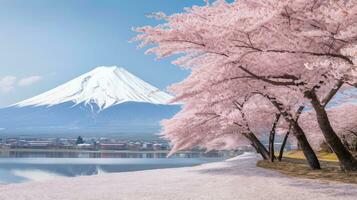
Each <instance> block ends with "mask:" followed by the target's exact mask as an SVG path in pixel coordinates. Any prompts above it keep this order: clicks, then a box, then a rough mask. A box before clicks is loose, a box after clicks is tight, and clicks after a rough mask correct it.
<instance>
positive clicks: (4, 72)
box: [0, 0, 204, 106]
mask: <svg viewBox="0 0 357 200" xmlns="http://www.w3.org/2000/svg"><path fill="white" fill-rule="evenodd" d="M203 4H204V2H203V0H136V1H134V0H2V1H1V2H0V26H1V28H0V106H7V105H10V104H12V103H15V102H18V101H20V100H23V99H26V98H29V97H32V96H34V95H37V94H40V93H42V92H44V91H46V90H48V89H52V88H53V87H55V86H57V85H59V84H62V83H64V82H66V81H68V80H71V79H72V78H75V77H76V76H78V75H80V74H83V73H85V72H87V71H90V70H91V69H93V68H94V67H96V66H102V65H108V66H112V65H117V66H121V67H124V68H126V69H127V70H128V71H130V72H132V73H133V74H135V75H137V76H139V77H140V78H142V79H144V80H145V81H148V82H149V83H151V84H153V85H155V86H157V87H159V88H161V89H165V88H166V87H167V86H168V85H170V84H172V83H174V82H177V81H180V80H182V79H183V78H184V77H186V76H187V75H188V72H187V71H184V70H182V69H179V68H178V67H177V66H174V65H172V64H171V63H170V60H169V59H165V60H160V61H157V60H155V57H154V56H148V55H144V50H143V49H137V47H136V45H137V44H134V43H129V40H130V39H131V38H132V37H134V36H135V34H136V33H135V32H133V31H132V27H138V26H142V25H148V24H151V25H154V24H156V23H157V21H156V20H154V19H148V18H146V17H145V14H148V13H152V12H158V11H163V12H165V13H167V14H170V13H175V12H180V11H182V10H183V8H184V7H189V6H192V5H203Z"/></svg>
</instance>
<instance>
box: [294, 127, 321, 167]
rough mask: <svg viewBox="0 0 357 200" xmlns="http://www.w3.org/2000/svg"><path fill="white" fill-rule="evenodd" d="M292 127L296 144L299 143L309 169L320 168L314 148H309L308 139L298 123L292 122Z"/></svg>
mask: <svg viewBox="0 0 357 200" xmlns="http://www.w3.org/2000/svg"><path fill="white" fill-rule="evenodd" d="M292 129H293V130H292V131H293V134H294V136H295V137H296V139H297V141H298V145H300V147H301V149H302V151H303V153H304V155H305V158H306V160H307V162H308V163H309V166H310V167H311V169H321V167H320V162H319V160H318V159H317V156H316V154H315V152H314V150H313V149H312V148H311V146H310V144H309V141H308V140H307V138H306V136H305V133H304V131H303V130H302V128H301V127H300V126H299V124H298V123H296V122H294V124H293V126H292Z"/></svg>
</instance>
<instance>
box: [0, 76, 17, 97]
mask: <svg viewBox="0 0 357 200" xmlns="http://www.w3.org/2000/svg"><path fill="white" fill-rule="evenodd" d="M16 80H17V78H16V77H15V76H4V77H2V78H0V92H4V93H8V92H10V91H12V90H14V89H15V84H16Z"/></svg>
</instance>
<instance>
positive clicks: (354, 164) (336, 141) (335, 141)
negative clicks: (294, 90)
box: [309, 93, 357, 171]
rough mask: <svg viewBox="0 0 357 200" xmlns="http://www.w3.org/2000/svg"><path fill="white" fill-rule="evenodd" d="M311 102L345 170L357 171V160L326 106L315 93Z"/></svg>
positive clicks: (329, 143) (327, 140) (324, 132)
mask: <svg viewBox="0 0 357 200" xmlns="http://www.w3.org/2000/svg"><path fill="white" fill-rule="evenodd" d="M310 95H311V96H309V97H311V104H312V106H313V108H314V110H315V112H316V117H317V122H318V124H319V127H320V129H321V131H322V133H323V135H324V137H325V140H326V143H327V144H328V145H329V146H330V147H331V149H332V150H333V152H335V154H336V155H337V158H338V160H339V161H340V167H341V170H343V171H356V170H357V160H356V159H355V158H354V157H353V156H352V154H351V152H349V151H348V150H347V149H346V147H345V146H344V145H343V143H342V142H341V140H340V138H339V137H338V136H337V134H336V132H335V131H334V130H333V128H332V126H331V124H330V121H329V118H328V115H327V112H326V110H325V108H324V107H323V106H322V105H321V104H320V103H319V101H318V100H317V97H316V95H315V94H314V93H312V94H310Z"/></svg>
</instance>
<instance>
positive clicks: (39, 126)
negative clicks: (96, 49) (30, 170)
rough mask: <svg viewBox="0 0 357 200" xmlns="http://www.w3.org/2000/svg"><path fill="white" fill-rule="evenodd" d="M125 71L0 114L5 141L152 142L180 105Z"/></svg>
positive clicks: (93, 76) (111, 70) (91, 77)
mask: <svg viewBox="0 0 357 200" xmlns="http://www.w3.org/2000/svg"><path fill="white" fill-rule="evenodd" d="M171 98H172V96H171V95H169V94H167V93H165V92H163V91H160V90H159V89H157V88H156V87H154V86H152V85H150V84H148V83H146V82H145V81H143V80H141V79H139V78H138V77H136V76H134V75H132V74H130V73H129V72H127V71H126V70H125V69H123V68H117V67H98V68H96V69H94V70H92V71H90V72H88V73H86V74H83V75H81V76H79V77H77V78H75V79H73V80H71V81H69V82H67V83H65V84H63V85H60V86H58V87H56V88H54V89H52V90H49V91H48V92H45V93H43V94H40V95H38V96H35V97H33V98H30V99H27V100H24V101H22V102H19V103H17V104H14V105H13V106H10V107H7V108H4V109H0V119H1V120H0V128H1V129H0V130H1V134H2V135H38V134H41V135H49V136H53V135H56V136H58V135H72V136H74V135H78V134H81V135H92V136H103V135H108V134H110V135H117V136H123V135H126V136H130V137H132V136H133V135H136V136H144V135H145V136H150V135H151V136H152V135H153V134H154V133H157V132H159V130H160V124H159V122H160V121H161V120H162V119H165V118H170V117H172V116H173V115H174V114H175V113H176V112H178V110H179V109H180V106H179V105H172V104H168V102H169V101H170V100H171Z"/></svg>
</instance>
